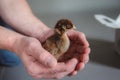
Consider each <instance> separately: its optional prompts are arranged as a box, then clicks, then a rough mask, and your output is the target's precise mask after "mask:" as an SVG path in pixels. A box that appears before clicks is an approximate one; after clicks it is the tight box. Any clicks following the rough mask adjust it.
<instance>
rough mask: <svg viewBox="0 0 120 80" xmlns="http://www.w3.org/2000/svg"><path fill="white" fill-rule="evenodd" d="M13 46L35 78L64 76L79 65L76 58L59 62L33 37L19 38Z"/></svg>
mask: <svg viewBox="0 0 120 80" xmlns="http://www.w3.org/2000/svg"><path fill="white" fill-rule="evenodd" d="M43 41H44V40H43ZM13 46H14V50H13V51H14V52H16V53H17V54H18V55H19V56H20V58H21V60H22V62H23V64H24V65H25V67H26V69H27V71H28V73H29V74H30V75H31V76H33V77H35V78H57V79H58V78H62V77H64V76H66V75H68V74H69V73H71V72H72V71H73V70H74V69H75V67H76V65H77V60H76V59H71V60H69V61H68V62H65V63H64V62H61V63H57V61H56V59H55V58H54V57H53V56H52V55H51V54H50V53H49V52H47V51H46V50H44V49H43V48H42V46H41V43H40V41H39V40H37V39H35V38H32V37H23V38H21V39H17V40H16V42H15V43H14V45H13Z"/></svg>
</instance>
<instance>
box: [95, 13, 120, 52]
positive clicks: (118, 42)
mask: <svg viewBox="0 0 120 80" xmlns="http://www.w3.org/2000/svg"><path fill="white" fill-rule="evenodd" d="M95 18H96V19H97V20H98V21H99V22H100V23H102V24H104V25H106V26H107V27H110V28H114V29H115V50H116V51H117V52H118V53H119V54H120V14H119V16H118V17H117V19H116V20H114V19H111V18H109V17H107V16H104V15H102V14H96V15H95Z"/></svg>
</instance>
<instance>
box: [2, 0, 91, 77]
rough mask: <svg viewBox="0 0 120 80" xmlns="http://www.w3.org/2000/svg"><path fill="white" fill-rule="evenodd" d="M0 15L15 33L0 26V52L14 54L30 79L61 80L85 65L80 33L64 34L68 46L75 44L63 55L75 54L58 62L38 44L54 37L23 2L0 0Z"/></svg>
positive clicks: (86, 46) (85, 47)
mask: <svg viewBox="0 0 120 80" xmlns="http://www.w3.org/2000/svg"><path fill="white" fill-rule="evenodd" d="M0 16H1V17H2V19H4V21H5V22H6V23H8V24H9V25H11V26H12V27H13V28H14V29H15V30H16V31H17V32H15V31H11V30H8V29H6V28H3V26H0V49H6V50H9V51H12V52H15V53H16V54H17V55H18V56H19V57H20V58H21V60H22V62H23V64H24V65H25V67H26V69H27V71H28V73H29V74H30V75H31V76H33V77H35V78H63V77H64V76H66V75H68V74H70V75H75V74H76V73H77V71H79V70H81V69H82V68H84V65H85V64H86V62H88V60H89V52H90V48H89V44H88V42H87V40H86V37H85V35H84V33H81V32H79V31H73V30H72V31H69V32H68V33H67V35H68V37H69V38H70V40H71V43H75V44H77V43H79V45H75V44H74V47H75V46H76V47H77V49H71V50H72V51H71V52H70V50H68V52H67V53H66V55H65V56H66V59H67V56H68V55H67V54H68V53H70V55H73V54H74V53H75V52H76V51H77V54H74V56H73V57H72V58H71V59H70V60H68V61H66V62H59V63H58V62H57V60H56V59H55V58H54V57H53V56H52V55H51V54H50V53H49V52H47V51H46V50H45V49H44V48H43V47H42V45H41V44H42V43H43V42H44V41H45V40H46V39H47V38H48V37H50V36H51V35H53V34H54V32H53V30H52V29H50V28H49V27H47V26H46V25H45V24H44V23H42V21H40V20H39V19H38V18H37V17H35V16H34V14H33V13H32V11H31V9H30V7H29V5H28V4H27V2H26V0H0ZM18 32H19V33H18ZM48 33H49V35H48ZM74 39H77V41H75V40H74ZM8 43H9V44H8ZM72 46H73V44H71V47H70V48H72ZM79 50H80V51H79ZM78 53H79V57H78ZM64 59H65V58H64V57H63V60H64Z"/></svg>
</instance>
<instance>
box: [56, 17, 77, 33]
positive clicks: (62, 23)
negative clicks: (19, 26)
mask: <svg viewBox="0 0 120 80" xmlns="http://www.w3.org/2000/svg"><path fill="white" fill-rule="evenodd" d="M75 28H76V27H75V26H74V25H73V23H72V21H70V20H68V19H61V20H59V21H58V22H57V24H56V25H55V31H56V32H57V33H58V34H61V35H62V34H64V33H65V32H66V31H68V30H70V29H75Z"/></svg>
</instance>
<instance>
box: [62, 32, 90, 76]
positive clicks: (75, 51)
mask: <svg viewBox="0 0 120 80" xmlns="http://www.w3.org/2000/svg"><path fill="white" fill-rule="evenodd" d="M67 35H68V37H69V39H70V48H69V50H68V51H67V52H66V53H65V54H64V55H63V56H62V57H61V58H60V61H68V60H69V59H72V58H76V59H77V60H78V63H77V65H76V68H75V70H74V71H73V72H72V73H71V74H70V75H75V74H76V73H77V71H79V70H82V69H83V68H84V66H85V64H86V63H87V62H88V61H89V53H90V48H89V43H88V41H87V40H86V37H85V34H84V33H82V32H79V31H75V30H70V31H68V33H67Z"/></svg>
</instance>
